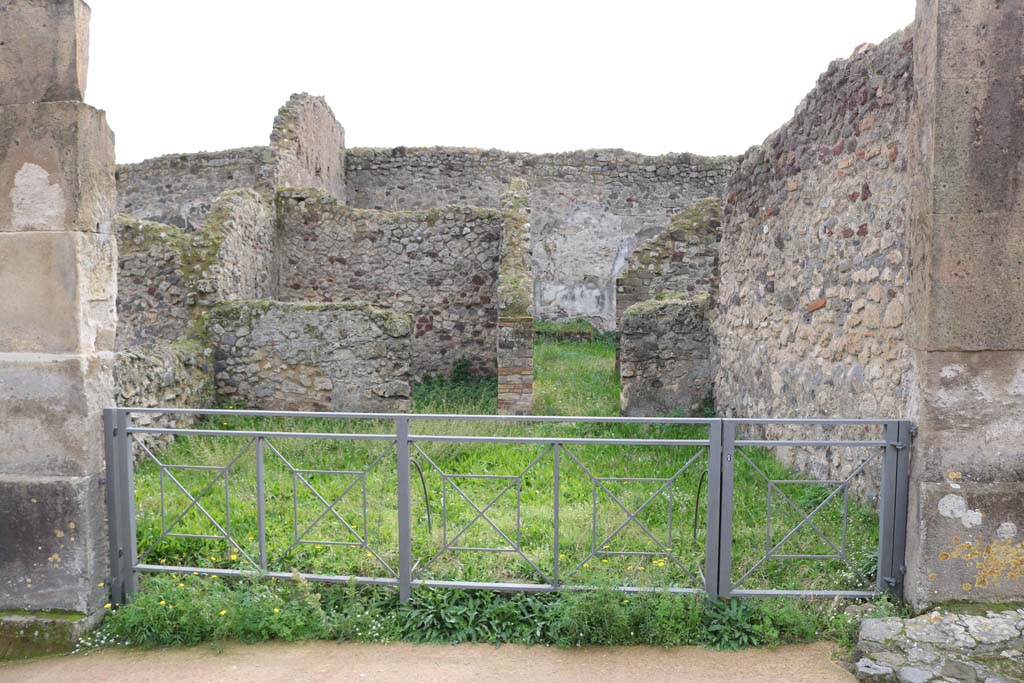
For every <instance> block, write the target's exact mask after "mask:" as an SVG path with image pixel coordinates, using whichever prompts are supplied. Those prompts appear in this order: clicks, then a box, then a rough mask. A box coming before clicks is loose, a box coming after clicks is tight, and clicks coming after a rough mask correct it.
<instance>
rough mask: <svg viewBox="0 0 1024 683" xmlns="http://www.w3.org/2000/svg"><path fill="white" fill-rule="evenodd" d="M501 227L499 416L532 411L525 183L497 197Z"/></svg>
mask: <svg viewBox="0 0 1024 683" xmlns="http://www.w3.org/2000/svg"><path fill="white" fill-rule="evenodd" d="M502 208H503V209H504V210H505V225H504V228H503V230H502V235H501V263H500V265H499V270H498V412H499V413H500V414H502V415H530V414H531V413H532V412H533V269H532V266H531V262H530V257H531V242H530V197H529V188H528V186H527V184H526V181H525V180H522V179H516V180H513V181H512V184H511V185H510V186H509V189H508V191H507V192H506V193H505V195H504V196H503V197H502Z"/></svg>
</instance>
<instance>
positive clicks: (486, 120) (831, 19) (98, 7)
mask: <svg viewBox="0 0 1024 683" xmlns="http://www.w3.org/2000/svg"><path fill="white" fill-rule="evenodd" d="M88 1H89V4H90V5H91V6H92V9H93V14H92V37H91V56H90V69H89V89H88V93H87V96H86V97H87V101H88V102H89V103H90V104H93V105H95V106H97V107H100V108H102V109H105V110H106V111H107V114H108V117H109V121H110V125H111V127H112V128H113V129H114V132H115V134H116V136H117V156H118V161H119V162H122V163H123V162H132V161H139V160H142V159H146V158H149V157H153V156H157V155H160V154H169V153H173V152H193V151H199V150H218V149H227V148H230V147H244V146H250V145H264V144H267V141H268V138H269V135H270V126H271V123H272V121H273V117H274V115H275V113H276V112H277V109H278V108H279V107H280V106H281V105H282V104H284V102H285V100H287V98H288V96H289V95H290V94H291V93H293V92H303V91H305V92H309V93H310V94H314V95H325V96H326V97H327V101H328V102H329V103H330V105H331V108H332V109H333V110H334V113H335V115H336V116H337V117H338V119H339V120H340V121H341V123H342V124H343V125H344V126H345V132H346V142H347V145H348V146H349V147H364V146H380V147H392V146H397V145H408V146H429V145H445V146H467V147H485V148H487V147H497V148H500V149H506V150H513V151H526V152H555V151H564V150H572V149H586V148H592V147H619V148H623V149H628V150H632V151H637V152H644V153H647V154H662V153H665V152H696V153H699V154H738V153H740V152H742V151H744V150H746V149H747V148H748V147H750V146H751V145H754V144H758V143H760V142H761V141H762V140H763V139H764V138H765V137H766V136H767V135H768V134H770V133H771V132H772V131H773V130H775V129H776V128H778V127H779V126H780V125H781V124H782V123H784V122H785V121H786V120H787V119H789V117H790V116H791V115H792V113H793V109H794V108H795V107H796V106H797V104H799V102H800V100H801V99H802V98H803V96H804V95H805V94H806V93H807V92H808V91H809V90H810V89H811V87H813V85H814V82H815V80H816V79H817V77H818V74H820V73H821V72H822V71H824V70H825V69H826V68H827V66H828V63H829V62H830V61H831V60H832V59H835V58H837V57H847V56H849V55H850V54H851V53H852V51H853V49H854V48H855V47H856V46H857V45H859V44H860V43H863V42H873V43H877V42H880V41H881V40H883V39H884V38H886V37H887V36H888V35H890V34H892V33H894V32H895V31H897V30H899V29H901V28H903V27H904V26H906V25H907V24H909V23H910V22H911V21H912V20H913V15H914V5H915V2H914V0H860V2H858V3H855V4H851V3H848V2H840V1H839V0H661V1H660V2H647V1H644V0H620V1H619V2H602V1H601V0H589V1H587V2H576V1H566V0H546V1H545V2H536V1H534V0H516V1H514V2H510V1H507V0H506V1H505V2H497V1H495V0H475V1H471V2H455V1H453V0H419V1H418V2H397V1H389V0H367V1H361V2H355V1H349V0H88Z"/></svg>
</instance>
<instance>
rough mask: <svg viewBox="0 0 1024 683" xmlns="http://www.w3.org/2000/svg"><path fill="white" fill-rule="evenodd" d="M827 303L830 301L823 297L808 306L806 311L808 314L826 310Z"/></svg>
mask: <svg viewBox="0 0 1024 683" xmlns="http://www.w3.org/2000/svg"><path fill="white" fill-rule="evenodd" d="M827 303H828V299H826V298H825V297H821V298H820V299H818V300H817V301H812V302H811V303H809V304H807V309H806V310H807V312H808V313H814V312H815V311H820V310H821V309H823V308H825V304H827Z"/></svg>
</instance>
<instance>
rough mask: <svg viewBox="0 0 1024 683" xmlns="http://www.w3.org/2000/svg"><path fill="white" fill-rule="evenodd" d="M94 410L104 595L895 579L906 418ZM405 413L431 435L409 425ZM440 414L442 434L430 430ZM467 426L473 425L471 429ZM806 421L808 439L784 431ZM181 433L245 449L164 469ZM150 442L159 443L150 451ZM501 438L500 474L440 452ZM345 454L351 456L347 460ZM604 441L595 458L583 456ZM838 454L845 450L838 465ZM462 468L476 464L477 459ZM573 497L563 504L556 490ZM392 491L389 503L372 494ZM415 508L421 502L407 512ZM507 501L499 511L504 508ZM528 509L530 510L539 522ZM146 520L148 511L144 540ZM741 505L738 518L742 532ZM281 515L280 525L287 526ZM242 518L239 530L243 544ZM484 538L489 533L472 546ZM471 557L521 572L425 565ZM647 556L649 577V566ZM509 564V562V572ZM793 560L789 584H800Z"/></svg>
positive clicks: (820, 590)
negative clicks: (266, 584) (810, 572)
mask: <svg viewBox="0 0 1024 683" xmlns="http://www.w3.org/2000/svg"><path fill="white" fill-rule="evenodd" d="M186 415H187V416H191V417H194V418H199V419H203V420H204V421H205V422H204V423H202V424H201V425H200V428H175V427H166V426H157V424H158V422H159V418H160V417H167V416H174V417H176V418H179V419H180V418H181V417H182V416H186ZM133 418H134V420H133ZM242 418H245V419H250V421H251V422H252V421H253V420H252V418H263V419H264V420H270V419H273V420H276V421H278V422H280V421H282V420H289V421H302V420H306V419H314V418H315V419H317V420H319V421H318V422H317V424H318V425H321V426H322V425H323V424H327V423H328V422H326V421H343V422H344V424H345V425H351V424H356V423H359V424H363V425H369V428H367V429H361V430H354V429H353V430H349V431H337V432H334V431H302V430H301V429H295V430H288V429H275V430H267V429H262V428H254V427H252V426H251V425H250V426H245V425H243V426H238V425H237V424H235V425H233V426H232V428H227V429H219V428H216V427H215V425H214V424H211V422H212V421H214V420H217V421H221V420H224V421H227V420H238V419H242ZM104 420H105V430H106V454H107V503H108V513H109V524H110V538H111V548H110V552H111V555H110V566H111V577H110V585H111V592H112V599H113V601H114V602H124V601H125V600H127V599H128V598H129V597H130V596H131V594H132V593H133V592H135V591H136V590H137V575H138V574H139V573H157V572H172V573H181V574H185V573H196V574H203V575H215V576H242V575H246V574H251V573H259V574H262V575H265V576H269V577H274V578H280V579H290V578H294V577H296V576H301V577H302V578H305V579H308V580H313V581H325V582H350V581H351V582H356V583H361V584H373V585H384V586H394V587H396V588H397V589H398V590H399V592H400V596H401V599H402V600H408V598H409V596H410V593H411V591H412V590H413V589H414V588H416V587H421V586H425V587H449V588H476V589H490V590H501V591H553V590H586V589H592V588H594V587H595V586H598V585H606V584H604V583H602V582H601V581H600V580H599V579H596V578H595V575H594V571H595V567H603V566H607V563H619V564H620V565H624V563H629V564H628V569H629V570H630V571H629V572H628V573H627V575H628V576H631V577H643V579H642V580H641V579H640V578H637V580H635V581H632V580H623V579H622V577H621V575H617V577H616V581H615V583H614V584H613V585H612V586H611V587H614V588H617V589H619V590H623V591H627V592H630V591H633V592H635V591H647V590H659V591H671V592H704V593H707V594H708V595H710V596H712V597H718V596H723V597H725V596H748V595H800V596H821V597H825V596H837V595H838V596H845V597H870V596H873V595H876V594H878V593H880V592H882V591H890V592H895V593H899V592H901V590H902V585H901V584H902V573H903V556H904V546H905V540H906V507H907V481H908V465H909V444H910V437H911V427H910V424H909V423H907V422H903V421H897V420H737V419H687V418H605V417H535V416H501V417H498V416H493V415H405V414H366V413H311V412H290V411H252V410H185V409H163V408H144V409H143V408H138V409H132V408H113V409H108V410H107V411H105V414H104ZM135 422H139V423H142V422H147V424H145V425H143V424H135ZM481 422H483V423H488V424H493V425H494V426H495V428H494V429H493V431H495V432H499V431H501V429H500V428H506V431H507V428H508V427H509V425H511V424H518V425H519V426H522V427H524V428H525V427H528V426H529V427H531V428H532V427H538V426H541V425H543V426H544V429H545V430H548V431H551V430H552V429H554V430H557V429H558V428H562V427H572V428H574V429H577V430H578V429H580V428H581V426H583V427H589V426H590V425H593V426H595V427H601V426H603V427H605V428H606V429H607V426H608V425H616V427H615V429H618V430H619V431H625V432H628V431H630V430H633V431H638V430H644V429H646V430H655V429H662V430H663V431H664V430H666V429H667V430H671V429H689V430H691V431H695V432H698V434H697V436H696V437H695V438H689V435H688V436H687V437H686V438H671V436H672V435H671V434H670V435H669V436H668V437H665V436H657V437H651V435H649V434H647V435H642V437H639V438H633V437H629V438H625V437H623V438H618V437H615V436H613V437H610V438H609V437H607V436H603V437H588V436H578V435H560V434H551V433H546V432H545V433H541V434H537V435H519V434H513V435H501V434H494V435H486V430H483V431H484V434H485V435H481V434H476V435H471V434H465V433H460V430H459V429H457V428H455V427H453V426H457V425H460V424H461V425H466V424H471V423H472V424H478V423H481ZM264 423H265V422H263V423H261V422H256V424H257V425H259V426H262V425H263V424H264ZM411 424H415V425H417V426H420V425H426V426H427V427H428V428H426V429H423V430H422V431H421V430H419V429H418V430H416V431H413V430H412V429H411ZM441 424H444V425H446V426H445V428H443V429H442V428H436V429H431V428H429V427H430V426H431V425H435V426H436V425H441ZM223 426H225V427H226V426H228V423H227V422H224V423H223ZM463 431H471V430H463ZM473 431H477V432H480V431H481V429H480V427H479V424H478V426H477V428H476V429H475V430H473ZM542 431H543V430H542ZM800 431H803V432H808V431H810V432H812V434H811V436H810V437H808V438H804V437H800V438H797V437H796V436H794V435H793V434H794V433H796V432H800ZM851 434H852V436H851ZM182 437H184V438H187V439H193V440H201V441H202V443H204V444H209V443H211V442H212V441H214V440H220V441H222V442H223V440H232V443H233V444H235V446H237V445H238V444H241V445H240V447H237V448H234V449H233V450H231V451H225V452H228V453H229V456H225V458H224V461H223V462H218V463H216V464H209V463H203V464H196V463H194V462H185V463H177V462H173V460H174V457H173V456H174V448H173V443H172V444H171V445H170V446H168V442H170V441H171V440H172V439H174V438H182ZM648 437H650V438H648ZM161 439H162V440H163V441H162V443H163V447H161V446H158V445H157V442H158V440H161ZM313 443H319V444H337V446H338V450H337V452H335V451H331V452H329V453H327V452H326V451H324V452H325V453H326V455H322V456H321V457H320V459H319V460H316V461H315V462H313V461H309V459H308V458H306V459H303V453H304V452H305V450H306V447H305V446H303V444H313ZM332 447H333V446H332ZM343 447H344V448H343ZM497 447H500V448H504V449H520V450H517V451H515V453H516V454H517V455H518V456H521V457H520V459H519V460H518V461H515V462H514V463H512V462H511V460H514V458H513V459H510V463H511V464H509V465H508V467H506V468H505V469H504V470H503V471H496V470H501V469H502V467H501V462H500V461H499V462H497V464H496V463H495V462H494V461H487V462H485V463H484V464H482V465H476V467H480V468H482V471H472V470H469V471H467V469H466V468H467V465H466V464H465V463H464V462H463V461H461V460H460V461H459V462H460V463H461V465H460V466H459V467H455V466H454V465H452V464H451V461H452V456H451V453H454V452H456V451H457V452H458V453H461V454H462V455H463V456H465V454H466V453H470V454H471V455H472V453H473V452H474V450H480V449H487V448H497ZM778 449H786V452H787V453H788V454H789V458H790V459H792V458H794V457H799V458H801V459H802V460H801V462H800V463H798V464H800V465H801V467H800V468H799V469H800V470H808V469H810V470H811V471H814V470H815V468H816V467H818V465H819V464H820V463H826V464H827V463H828V462H829V461H831V462H832V463H833V464H832V465H829V466H828V467H827V470H826V474H825V475H824V476H821V477H816V478H801V477H799V476H796V475H794V474H792V472H793V470H791V469H785V468H782V469H780V468H779V467H776V466H775V465H774V464H773V463H774V462H775V455H776V453H773V450H778ZM321 450H323V449H321ZM355 452H358V453H359V454H360V455H359V457H355V456H353V455H351V454H352V453H355ZM503 452H504V451H503ZM509 452H511V451H509ZM596 452H599V453H601V454H602V456H601V457H600V458H597V457H594V456H593V453H596ZM793 453H796V454H797V456H794V455H793ZM840 456H841V459H842V462H841V463H840V464H839V465H835V462H836V460H837V458H840ZM466 459H467V458H465V457H464V458H463V460H466ZM468 460H469V461H470V464H472V462H473V460H472V457H470V458H468ZM325 462H326V463H327V464H324V463H325ZM136 466H138V467H139V468H145V471H146V472H147V477H148V479H147V486H148V487H149V489H150V494H149V495H150V496H151V499H147V500H145V501H143V500H140V499H137V496H136V490H135V483H136V482H135V476H136ZM818 469H820V467H818ZM650 470H656V471H654V472H653V473H652V471H650ZM837 472H839V473H840V474H838V475H837ZM569 480H571V481H572V487H571V488H570V487H569V486H568V485H567V483H566V482H567V481H569ZM327 484H330V487H329V488H331V491H330V492H329V493H328V492H327V490H326V489H327V488H328V486H327ZM738 484H739V488H737V486H738ZM268 487H271V488H272V490H270V489H268ZM392 487H393V488H392ZM487 487H491V488H490V489H487ZM240 490H244V492H245V496H244V497H240V495H239V491H240ZM495 491H496V493H495ZM752 491H754V492H756V493H754V494H752V493H751V492H752ZM808 491H810V493H809V494H808ZM702 493H703V496H702ZM762 494H763V499H762V497H761V496H762ZM524 495H527V496H530V497H531V499H532V500H534V501H536V500H540V501H541V504H540V506H539V508H538V505H537V504H536V503H534V504H532V505H531V506H530V509H529V510H526V511H525V512H524V509H523V506H522V498H523V496H524ZM570 495H571V496H573V497H574V499H573V500H572V501H568V499H567V496H570ZM392 496H393V498H392ZM384 497H386V498H387V499H388V501H389V504H388V505H378V503H379V502H380V501H379V500H378V499H379V498H384ZM421 499H422V502H420V501H421ZM240 500H244V501H245V503H244V506H243V504H242V503H240V502H239V501H240ZM392 500H393V503H394V504H393V505H391V504H390V501H392ZM861 500H866V501H868V503H867V505H868V506H869V508H870V515H868V514H867V513H865V512H864V510H865V509H868V508H866V507H865V504H864V503H861V502H857V501H861ZM250 502H252V503H253V504H252V505H250ZM567 502H571V503H572V504H573V506H574V507H573V508H572V509H571V510H567V508H566V507H565V504H566V503H567ZM872 503H873V505H872ZM414 504H416V505H418V506H419V507H420V508H421V509H420V510H419V511H418V512H417V514H416V515H415V516H414V514H413V506H414ZM143 506H144V508H145V509H143ZM501 506H505V508H507V509H506V510H505V511H504V512H503V513H502V516H501V518H500V519H499V515H498V509H499V507H501ZM241 507H244V508H245V509H244V510H241V509H240V508H241ZM538 509H541V510H542V511H543V515H542V518H539V517H537V514H538V512H537V511H538ZM583 511H585V512H583ZM140 514H143V515H146V517H145V519H146V520H147V525H146V529H147V531H146V533H145V538H144V539H143V543H142V545H143V546H144V547H142V548H140V547H139V546H140V539H139V530H138V528H137V525H138V519H139V515H140ZM524 514H526V515H527V518H526V519H524ZM738 516H741V517H742V519H743V521H744V523H743V524H738V522H737V519H738ZM284 517H287V518H288V519H287V521H288V522H290V524H284V523H283V522H284V521H285V520H284V519H283V518H284ZM371 518H372V523H371ZM826 518H827V519H828V520H829V524H830V525H831V526H828V527H827V528H826V526H825V525H824V524H822V523H820V520H822V519H826ZM190 519H193V520H194V519H198V520H199V521H200V522H201V523H202V524H203V525H205V526H206V527H208V530H207V531H205V532H199V531H196V524H192V526H191V527H187V525H186V524H185V521H186V520H190ZM467 520H468V522H467ZM691 520H692V525H691ZM268 521H269V522H270V524H268ZM435 522H436V523H437V524H436V528H435ZM371 526H372V527H373V528H371ZM762 527H763V531H762ZM865 527H871V528H865ZM242 528H244V529H247V530H248V531H249V534H248V535H247V536H246V535H244V532H243V531H240V529H242ZM751 529H756V530H757V534H758V535H760V534H761V533H763V534H764V539H763V552H761V550H757V551H756V552H754V551H753V550H752V548H754V547H755V545H758V544H761V543H762V542H761V541H756V543H755V542H754V541H751V540H750V537H751V536H752V532H751ZM392 530H393V531H396V533H395V534H393V535H392V534H391V531H392ZM375 533H376V534H377V535H376V536H375V535H374V534H375ZM484 533H486V534H487V535H488V536H487V537H488V538H490V539H491V541H492V542H491V543H485V542H482V541H481V540H480V538H481V534H484ZM323 534H328V535H329V536H331V537H328V538H323V537H322V536H323ZM875 534H877V547H874V545H875V544H874V535H875ZM738 536H742V538H739V537H738ZM851 538H856V539H860V541H859V542H860V549H859V550H858V551H857V552H859V553H860V554H859V555H857V554H856V553H854V552H852V551H851V550H850V549H849V547H848V546H849V542H850V539H851ZM865 538H867V539H869V540H870V541H871V543H872V546H873V547H871V548H870V555H867V554H865V551H864V545H865V541H864V539H865ZM179 539H188V540H179ZM176 541H177V542H181V543H193V544H198V545H196V547H203V546H202V543H204V542H211V543H222V544H224V546H225V547H227V548H229V549H230V550H229V552H230V554H231V558H232V564H231V566H212V565H216V564H218V563H217V562H216V561H215V560H216V559H217V558H215V557H211V558H210V559H211V560H214V562H210V563H207V562H205V561H204V560H205V559H206V558H205V557H203V558H197V557H195V554H194V553H193V555H191V556H190V558H191V560H192V561H191V562H185V563H171V564H168V563H166V560H162V561H161V562H157V561H155V560H153V559H152V558H153V557H155V555H154V553H155V552H159V549H160V548H162V547H164V546H163V544H167V543H173V542H176ZM310 546H313V547H315V548H316V549H317V550H316V552H326V550H324V549H325V548H326V549H332V550H338V551H353V552H357V553H360V554H362V555H364V557H363V562H362V564H360V565H359V566H360V567H362V568H364V569H366V571H360V572H347V573H340V572H332V571H330V566H328V567H327V570H324V569H323V561H321V562H320V565H319V566H320V568H319V569H316V570H311V569H310V568H308V567H302V566H301V565H302V560H301V558H300V559H296V556H295V555H294V553H301V552H303V551H306V550H308V549H309V548H310ZM794 548H795V549H794ZM483 554H491V555H492V556H493V555H494V554H502V555H503V556H504V557H507V558H511V559H512V560H514V562H515V563H517V566H518V567H520V568H521V571H522V573H525V575H526V578H522V577H521V576H519V575H514V576H512V575H510V576H498V577H496V576H481V577H477V576H473V571H472V570H473V564H472V562H468V560H462V559H459V560H455V562H456V565H457V566H458V568H459V572H461V574H463V575H467V574H468V575H469V577H468V578H467V577H466V576H457V577H455V578H452V577H450V576H446V575H445V571H446V570H439V569H438V567H437V564H438V562H439V560H441V559H442V558H451V557H453V556H454V557H457V558H465V557H469V556H481V555H483ZM644 563H646V564H644ZM780 563H783V564H780ZM786 563H788V564H786ZM812 563H818V564H819V565H822V564H824V565H825V566H826V568H827V567H832V568H833V569H831V570H828V571H832V572H835V574H836V585H830V586H825V587H823V586H821V585H815V586H813V587H803V586H799V585H798V586H796V587H794V586H792V585H791V586H789V587H780V586H778V585H773V583H775V582H777V581H778V576H779V574H778V571H777V570H776V571H775V573H772V572H768V571H767V568H769V567H779V566H783V565H785V566H796V567H798V568H803V567H808V566H810V565H811V564H812ZM869 564H870V565H871V566H869ZM501 567H506V565H501ZM645 567H649V568H650V570H651V571H649V572H647V574H646V575H644V574H643V570H644V569H645ZM835 568H839V569H841V570H842V571H837V570H836V569H835ZM501 571H503V572H505V573H509V574H514V572H512V570H509V569H507V568H506V569H502V570H501ZM800 571H803V569H800V570H799V571H797V572H795V573H794V574H793V575H792V576H791V582H798V581H799V579H800V576H799V574H800ZM840 575H842V576H840ZM842 577H845V578H842ZM498 579H502V580H498ZM758 581H761V582H762V583H761V585H757V584H758ZM765 582H767V584H766V583H765Z"/></svg>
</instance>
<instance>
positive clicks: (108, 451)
mask: <svg viewBox="0 0 1024 683" xmlns="http://www.w3.org/2000/svg"><path fill="white" fill-rule="evenodd" d="M115 413H116V409H115V408H104V409H103V455H104V457H105V458H106V463H107V473H106V492H107V534H108V537H109V542H110V578H109V580H108V581H107V584H108V585H109V586H110V601H111V602H112V603H114V604H121V603H123V602H124V575H123V574H122V569H121V556H122V554H123V553H124V547H125V545H124V542H123V539H122V537H123V530H122V529H121V514H120V505H121V499H122V498H123V497H124V492H123V491H122V490H121V489H122V488H123V486H122V484H121V478H120V476H119V473H120V470H119V469H118V467H117V455H116V454H117V448H116V444H115V442H114V441H115V439H116V436H115V435H116V427H115V426H114V422H115V419H116V417H115Z"/></svg>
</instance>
